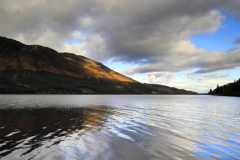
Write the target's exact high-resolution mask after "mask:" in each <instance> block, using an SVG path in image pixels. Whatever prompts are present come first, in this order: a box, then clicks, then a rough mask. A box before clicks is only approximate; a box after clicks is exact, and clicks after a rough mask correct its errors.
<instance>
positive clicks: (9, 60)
mask: <svg viewBox="0 0 240 160" xmlns="http://www.w3.org/2000/svg"><path fill="white" fill-rule="evenodd" d="M6 70H16V71H19V70H32V71H47V72H52V73H55V74H61V75H69V76H75V77H82V78H88V79H89V78H107V79H112V80H118V81H126V82H135V83H138V82H137V81H135V80H133V79H131V78H129V77H126V76H124V75H122V74H119V73H117V72H115V71H113V70H111V69H110V68H108V67H106V66H104V65H103V64H102V63H100V62H98V61H94V60H91V59H88V58H86V57H83V56H79V55H75V54H71V53H58V52H57V51H55V50H53V49H50V48H47V47H43V46H39V45H25V44H23V43H20V42H18V41H15V40H12V39H8V38H4V37H0V72H3V71H6Z"/></svg>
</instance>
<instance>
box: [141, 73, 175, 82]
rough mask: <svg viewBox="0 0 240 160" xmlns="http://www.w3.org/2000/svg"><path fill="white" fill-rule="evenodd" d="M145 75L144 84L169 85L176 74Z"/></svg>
mask: <svg viewBox="0 0 240 160" xmlns="http://www.w3.org/2000/svg"><path fill="white" fill-rule="evenodd" d="M145 75H148V80H147V81H146V83H152V84H162V83H170V82H173V81H174V80H175V79H176V74H175V73H171V72H150V73H146V74H145Z"/></svg>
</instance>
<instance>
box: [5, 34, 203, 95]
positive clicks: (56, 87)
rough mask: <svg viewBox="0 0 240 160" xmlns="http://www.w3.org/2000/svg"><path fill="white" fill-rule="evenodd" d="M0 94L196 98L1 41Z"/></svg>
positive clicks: (67, 56) (39, 49) (36, 48)
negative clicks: (157, 95) (134, 95)
mask: <svg viewBox="0 0 240 160" xmlns="http://www.w3.org/2000/svg"><path fill="white" fill-rule="evenodd" d="M0 94H198V93H196V92H191V91H186V90H183V89H177V88H172V87H168V86H163V85H157V84H156V85H154V84H143V83H140V82H138V81H136V80H134V79H132V78H129V77H127V76H125V75H122V74H120V73H118V72H115V71H113V70H112V69H110V68H108V67H107V66H105V65H103V64H102V63H100V62H98V61H95V60H91V59H89V58H86V57H84V56H80V55H75V54H72V53H59V52H57V51H55V50H53V49H51V48H48V47H44V46H40V45H26V44H23V43H21V42H18V41H16V40H13V39H9V38H5V37H0Z"/></svg>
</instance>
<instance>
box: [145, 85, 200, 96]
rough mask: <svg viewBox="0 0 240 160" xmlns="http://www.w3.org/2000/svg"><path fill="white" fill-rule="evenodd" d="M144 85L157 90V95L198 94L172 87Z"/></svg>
mask: <svg viewBox="0 0 240 160" xmlns="http://www.w3.org/2000/svg"><path fill="white" fill-rule="evenodd" d="M146 85H148V86H150V87H153V88H155V89H157V90H158V93H159V94H198V93H196V92H192V91H186V90H184V89H177V88H174V87H168V86H164V85H159V84H146Z"/></svg>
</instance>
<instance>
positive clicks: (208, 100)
mask: <svg viewBox="0 0 240 160" xmlns="http://www.w3.org/2000/svg"><path fill="white" fill-rule="evenodd" d="M0 158H1V159H3V160H14V159H24V160H25V159H46V160H51V159H53V160H74V159H86V160H91V159H96V160H101V159H104V160H105V159H109V160H122V159H123V160H125V159H126V160H141V159H142V160H147V159H163V160H165V159H166V160H168V159H240V98H238V97H218V96H207V95H206V96H205V95H190V96H189V95H0Z"/></svg>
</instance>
